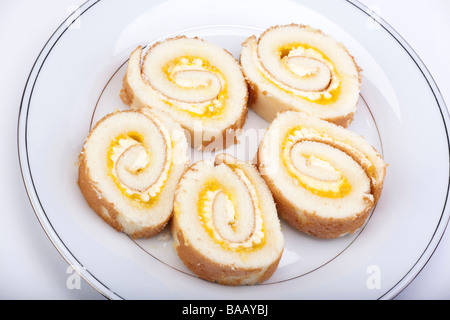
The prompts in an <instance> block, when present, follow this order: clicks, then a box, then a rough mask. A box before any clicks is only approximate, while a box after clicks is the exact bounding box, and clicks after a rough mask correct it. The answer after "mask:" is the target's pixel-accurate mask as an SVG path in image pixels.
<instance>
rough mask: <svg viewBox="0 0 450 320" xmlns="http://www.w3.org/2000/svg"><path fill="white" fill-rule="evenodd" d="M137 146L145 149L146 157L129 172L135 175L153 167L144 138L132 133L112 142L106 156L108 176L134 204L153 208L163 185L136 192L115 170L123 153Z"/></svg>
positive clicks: (166, 175)
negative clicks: (123, 181)
mask: <svg viewBox="0 0 450 320" xmlns="http://www.w3.org/2000/svg"><path fill="white" fill-rule="evenodd" d="M136 145H142V146H143V147H144V148H145V153H144V154H145V156H144V157H141V158H140V159H137V161H138V163H136V164H135V166H134V168H129V169H128V171H129V172H130V173H133V174H139V173H140V172H142V171H143V170H145V169H146V168H147V167H149V166H150V165H151V160H152V159H151V158H152V157H151V153H150V152H149V148H148V146H147V145H146V144H145V141H144V137H143V136H142V135H141V134H140V133H138V132H135V131H130V132H128V133H126V134H125V133H124V134H120V135H118V136H117V137H116V138H114V139H113V140H112V141H111V144H110V146H109V148H108V152H107V156H106V161H107V169H108V175H109V177H110V178H111V179H112V180H113V181H114V183H115V184H116V186H117V188H118V189H119V190H120V191H121V193H122V194H123V195H124V196H125V197H127V198H128V199H130V200H131V201H132V202H133V203H138V204H140V205H143V206H147V207H148V206H152V204H153V203H154V202H155V201H157V200H158V198H159V194H160V192H161V190H162V185H159V186H156V188H153V189H151V190H145V191H144V192H136V191H135V190H131V189H130V188H129V187H128V186H126V185H124V184H123V183H122V181H121V180H120V178H119V177H118V175H117V172H116V170H115V166H116V163H117V161H118V158H119V157H120V155H121V154H122V152H124V151H125V150H126V149H128V148H129V147H132V146H136ZM171 164H172V163H170V166H169V169H168V170H167V171H166V172H165V177H163V180H162V182H164V181H165V180H166V179H167V177H168V175H169V171H170V168H171Z"/></svg>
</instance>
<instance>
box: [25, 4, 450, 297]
mask: <svg viewBox="0 0 450 320" xmlns="http://www.w3.org/2000/svg"><path fill="white" fill-rule="evenodd" d="M291 22H296V23H302V24H310V25H312V26H314V27H316V28H319V29H322V30H323V31H324V32H326V33H328V34H330V35H332V36H333V37H335V38H336V39H338V40H339V41H341V42H343V43H344V44H345V45H346V46H347V47H348V49H349V51H350V52H351V53H352V54H353V55H354V56H355V58H356V60H357V62H358V64H359V65H360V66H361V67H362V68H363V70H364V71H363V77H364V78H363V81H362V90H361V96H360V100H359V104H358V111H357V113H356V116H355V120H354V122H353V123H352V124H351V126H350V129H351V130H353V131H356V132H358V133H360V134H362V135H364V136H365V137H366V138H367V139H368V140H369V141H370V142H371V143H372V144H373V145H374V146H375V147H376V148H377V149H378V150H379V151H380V152H381V153H382V154H383V156H384V158H385V160H386V161H387V162H388V163H389V167H388V170H387V176H386V180H385V186H384V190H383V194H382V196H381V199H380V201H379V203H378V205H377V207H376V208H375V210H374V211H373V212H372V215H371V216H370V219H369V220H368V222H367V224H366V225H365V226H364V227H363V228H362V229H361V230H360V231H358V232H357V233H355V234H354V235H349V236H345V237H342V238H339V239H334V240H320V239H315V238H312V237H309V236H305V235H303V234H301V233H299V232H297V231H296V230H294V229H292V228H291V227H289V226H288V225H287V224H285V223H284V222H283V225H282V227H283V232H284V234H285V238H286V247H285V251H284V254H283V257H282V259H281V262H280V265H279V268H278V269H277V270H276V272H275V274H274V275H273V276H272V278H270V279H269V280H268V281H267V282H266V283H264V284H261V285H257V286H247V287H226V286H221V285H218V284H213V283H209V282H206V281H203V280H200V279H198V278H196V277H195V276H194V275H192V273H191V272H190V271H189V270H187V269H186V267H185V266H184V265H183V264H182V263H181V262H180V260H179V259H178V258H177V256H176V254H175V252H174V249H173V247H172V243H171V241H172V239H171V236H170V233H169V232H168V230H165V231H164V232H163V233H162V234H161V235H158V236H155V237H154V238H152V239H147V240H139V241H133V240H131V239H130V238H128V237H127V236H126V235H124V234H122V233H118V232H116V231H114V230H113V229H112V228H111V227H109V226H108V225H107V224H105V223H104V222H103V221H101V219H100V218H98V217H97V215H96V214H94V213H93V212H92V211H91V210H90V209H89V207H88V206H87V204H86V202H85V201H84V198H83V197H82V195H81V193H80V191H79V189H78V186H77V184H76V180H77V157H78V153H79V152H80V150H81V146H82V144H83V142H84V139H85V138H86V136H87V134H88V132H89V129H90V128H91V126H92V124H93V123H95V122H96V121H97V120H98V119H100V118H101V117H102V116H104V115H105V114H106V113H109V112H111V111H113V110H115V109H126V108H127V107H126V106H124V105H123V103H122V102H121V100H120V98H119V90H120V87H121V80H122V77H123V74H124V71H125V68H126V62H127V58H128V55H129V54H130V52H131V51H132V50H133V49H134V48H135V47H136V46H137V45H144V46H145V45H148V44H150V43H152V42H154V41H156V40H159V39H164V38H166V37H169V36H173V35H178V34H185V35H187V36H198V37H201V38H204V39H207V40H210V41H212V42H215V43H217V44H219V45H221V46H222V47H224V48H226V49H227V50H229V51H230V52H231V53H232V54H234V55H235V56H236V57H238V55H239V52H240V44H241V42H242V41H243V40H244V39H245V38H246V37H248V36H249V35H251V34H258V33H260V32H261V31H262V30H264V29H265V28H266V27H269V26H271V25H277V24H287V23H291ZM448 121H449V117H448V114H447V109H446V107H445V104H444V102H443V99H442V97H441V95H440V93H439V90H438V88H437V87H436V84H435V83H434V82H433V79H432V77H431V76H430V74H429V73H428V71H427V70H426V68H425V66H424V65H423V64H422V62H421V61H420V59H419V58H418V57H417V55H416V54H415V53H414V52H413V50H412V49H411V48H410V47H409V46H408V44H407V43H406V42H405V41H404V40H403V39H402V38H401V37H400V36H399V35H398V34H397V33H396V32H395V31H394V30H392V28H391V27H390V26H389V25H387V24H386V23H385V22H383V21H381V20H380V19H379V18H378V17H377V16H375V15H374V14H371V13H370V12H368V11H367V10H366V8H365V7H363V6H362V5H361V4H359V3H357V2H353V1H344V0H341V1H336V0H323V1H313V0H310V1H308V0H299V1H286V0H283V1H261V0H253V1H243V0H227V1H212V0H203V1H202V0H193V1H183V0H169V1H148V0H133V1H127V2H124V1H87V2H86V3H85V4H83V5H82V6H81V7H80V8H79V10H77V11H76V12H75V13H74V15H72V16H71V17H69V18H68V19H67V20H66V21H65V22H64V23H63V24H62V25H61V26H60V27H59V28H58V29H57V30H56V31H55V33H54V34H53V35H52V36H51V38H50V39H49V41H48V42H47V43H46V45H45V46H44V48H43V49H42V52H41V53H40V55H39V56H38V58H37V60H36V62H35V64H34V66H33V68H32V70H31V72H30V75H29V79H28V82H27V84H26V87H25V90H24V94H23V100H22V104H21V109H20V114H19V123H18V148H19V156H20V162H21V168H22V172H23V179H24V183H25V186H26V189H27V191H28V194H29V197H30V200H31V203H32V205H33V207H34V210H35V212H36V215H37V217H38V219H39V221H40V222H41V224H42V226H43V228H44V230H45V231H46V232H47V234H48V236H49V238H50V239H51V241H52V242H53V243H54V245H55V247H56V248H57V249H58V250H59V251H60V253H61V254H62V255H63V256H64V257H65V258H66V260H67V261H68V263H69V264H70V265H72V266H73V267H74V268H75V269H76V270H77V271H79V273H80V274H81V275H82V276H83V277H84V278H85V279H86V281H88V282H89V283H90V284H91V285H92V286H93V287H94V288H96V289H97V290H98V291H99V292H100V293H102V294H103V295H104V296H106V297H107V298H110V299H390V298H393V297H395V295H396V294H398V293H399V292H400V291H401V290H402V289H403V288H404V287H405V286H406V285H407V284H408V283H409V282H410V281H412V279H413V278H414V277H415V276H416V275H417V274H418V273H419V271H420V270H421V269H422V268H423V266H424V265H425V264H426V262H427V260H428V259H429V258H430V256H431V255H432V253H433V251H434V249H435V248H436V246H437V245H438V243H439V240H440V238H441V236H442V234H443V232H444V230H445V228H446V225H447V222H448V220H449V210H448V208H447V197H448V187H449V138H448V135H447V125H448ZM266 127H267V123H266V122H265V121H263V120H261V119H260V118H259V117H257V116H256V115H255V114H254V113H253V112H252V111H250V113H249V117H248V120H247V122H246V125H245V127H244V130H245V131H244V133H243V134H242V136H241V137H240V140H241V143H240V144H239V145H237V146H234V147H232V148H230V149H228V150H226V151H227V152H229V153H231V154H234V155H236V156H238V157H239V158H241V159H243V160H252V159H253V157H254V155H255V151H256V148H257V144H258V141H259V139H260V138H261V135H262V133H263V130H264V129H265V128H266ZM212 156H213V155H211V154H208V153H198V152H191V159H192V161H196V160H199V159H202V158H210V157H212Z"/></svg>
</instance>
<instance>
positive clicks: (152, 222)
mask: <svg viewBox="0 0 450 320" xmlns="http://www.w3.org/2000/svg"><path fill="white" fill-rule="evenodd" d="M187 148H188V143H187V140H186V137H185V135H184V132H183V130H182V128H181V127H180V126H179V125H178V124H177V123H176V122H174V121H173V120H172V119H171V118H170V117H169V116H168V115H166V114H164V113H162V112H157V111H155V110H150V109H148V108H143V109H141V111H132V110H130V111H120V112H119V111H118V112H114V113H111V114H109V115H107V116H105V117H104V118H103V119H101V120H100V121H99V122H98V123H97V124H96V125H95V127H94V128H93V129H92V130H91V132H90V133H89V136H88V137H87V139H86V141H85V143H84V146H83V149H82V152H81V154H80V156H79V175H78V185H79V187H80V189H81V191H82V193H83V195H84V197H85V199H86V200H87V202H88V204H89V205H90V206H91V208H92V209H93V210H94V211H95V212H96V213H97V214H98V215H99V216H100V217H101V218H103V220H105V221H106V222H107V223H109V224H110V225H111V226H112V227H114V228H115V229H116V230H117V231H122V232H124V233H126V234H128V235H129V236H131V237H132V238H146V237H150V236H153V235H155V234H157V233H158V232H160V231H161V230H162V229H163V228H164V226H165V225H166V224H167V222H168V221H169V219H170V218H171V216H172V211H173V198H174V192H175V188H176V185H177V183H178V180H179V178H180V176H181V175H182V173H183V172H184V170H185V169H186V168H187V166H188V163H189V159H188V157H187Z"/></svg>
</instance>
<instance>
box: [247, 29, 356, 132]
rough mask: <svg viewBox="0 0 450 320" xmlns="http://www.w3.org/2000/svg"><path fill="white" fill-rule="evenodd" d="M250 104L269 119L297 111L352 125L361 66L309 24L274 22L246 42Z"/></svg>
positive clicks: (339, 45)
mask: <svg viewBox="0 0 450 320" xmlns="http://www.w3.org/2000/svg"><path fill="white" fill-rule="evenodd" d="M240 63H241V65H242V68H243V70H244V74H245V76H246V78H247V81H248V83H249V87H250V88H249V89H250V92H251V93H250V107H251V108H252V109H253V110H254V111H255V112H256V113H257V114H259V115H260V116H261V117H262V118H264V119H265V120H267V121H269V122H270V121H272V120H273V119H274V118H275V117H276V114H277V113H278V112H282V111H287V110H293V111H302V112H304V113H306V114H308V115H311V116H315V117H318V118H320V119H323V120H327V121H330V122H333V123H335V124H339V125H341V126H344V127H347V126H348V124H349V123H350V122H351V121H352V119H353V115H354V113H355V111H356V105H357V102H358V95H359V91H360V81H361V75H360V69H359V67H358V66H357V65H356V63H355V61H354V59H353V57H352V56H351V55H350V54H349V53H348V51H347V49H346V48H345V47H344V46H343V45H342V44H340V43H338V42H337V41H336V40H334V39H333V38H331V37H330V36H328V35H325V34H324V33H323V32H321V31H320V30H317V29H313V28H311V27H309V26H304V25H296V24H290V25H285V26H275V27H271V28H269V29H267V30H266V31H264V32H263V33H262V34H261V35H260V37H259V38H257V37H256V36H251V37H249V38H248V39H247V40H246V41H245V42H244V43H243V44H242V52H241V56H240Z"/></svg>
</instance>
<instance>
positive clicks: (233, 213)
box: [197, 169, 265, 253]
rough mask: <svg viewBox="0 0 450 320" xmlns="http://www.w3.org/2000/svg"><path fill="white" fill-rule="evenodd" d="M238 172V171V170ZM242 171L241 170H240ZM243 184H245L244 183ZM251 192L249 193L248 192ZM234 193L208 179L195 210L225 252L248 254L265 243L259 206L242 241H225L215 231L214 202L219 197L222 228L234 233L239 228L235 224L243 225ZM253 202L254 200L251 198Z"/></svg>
mask: <svg viewBox="0 0 450 320" xmlns="http://www.w3.org/2000/svg"><path fill="white" fill-rule="evenodd" d="M239 170H240V169H239ZM241 171H242V170H241ZM244 183H245V182H244ZM250 192H251V191H250ZM233 194H234V192H233V191H231V190H227V189H226V188H225V187H224V186H223V185H222V184H221V183H220V182H219V181H217V180H216V179H210V180H209V181H207V183H205V184H204V185H203V187H202V189H201V191H200V193H199V196H198V201H197V208H198V215H199V218H200V221H201V223H202V225H203V227H204V229H205V230H206V232H207V233H208V235H209V236H210V237H211V239H214V241H215V242H216V243H218V244H219V245H220V246H221V247H222V248H224V249H227V250H232V251H234V252H238V253H239V252H248V251H252V250H257V249H258V248H259V247H261V246H263V245H264V243H265V232H264V226H263V219H262V215H261V213H260V209H259V205H258V209H257V210H256V212H255V213H254V214H255V223H254V226H253V228H254V229H253V230H252V232H251V235H250V236H249V237H248V238H247V239H245V240H244V241H238V242H233V241H230V240H228V239H225V238H224V237H223V236H222V235H221V233H220V232H219V231H218V230H217V227H216V225H215V223H214V216H213V215H214V201H215V199H216V198H217V197H218V196H219V195H221V196H222V197H223V198H224V199H225V200H224V201H222V203H223V204H225V205H224V206H223V208H221V209H222V210H224V211H225V218H224V220H223V221H225V224H227V225H222V226H221V227H222V228H225V227H227V228H230V229H232V230H233V231H234V232H236V231H237V230H238V229H239V228H238V226H237V224H239V223H243V222H242V221H241V220H242V219H243V218H244V217H243V216H242V213H240V212H238V210H236V208H237V204H236V203H235V197H233ZM252 196H254V195H252ZM252 199H253V200H255V199H254V198H253V197H252Z"/></svg>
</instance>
